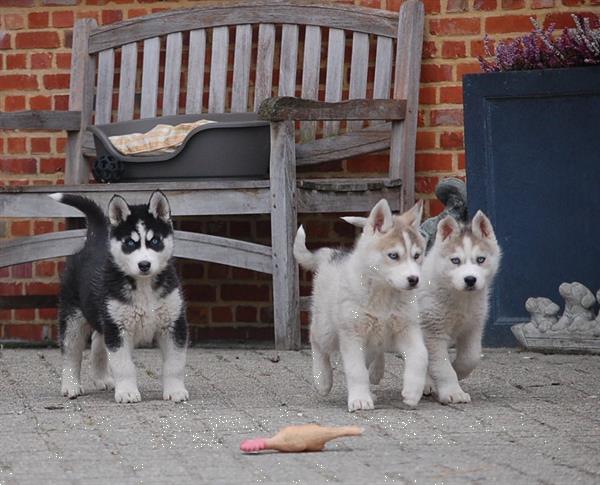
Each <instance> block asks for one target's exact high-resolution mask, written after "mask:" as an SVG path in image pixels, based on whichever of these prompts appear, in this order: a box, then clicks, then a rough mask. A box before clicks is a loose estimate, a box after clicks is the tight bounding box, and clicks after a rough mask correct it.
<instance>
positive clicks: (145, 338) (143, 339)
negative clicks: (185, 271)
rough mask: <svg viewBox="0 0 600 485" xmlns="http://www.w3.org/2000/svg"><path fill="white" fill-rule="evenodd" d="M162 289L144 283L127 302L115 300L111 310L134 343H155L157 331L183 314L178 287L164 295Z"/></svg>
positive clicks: (109, 304) (114, 317)
mask: <svg viewBox="0 0 600 485" xmlns="http://www.w3.org/2000/svg"><path fill="white" fill-rule="evenodd" d="M159 291H160V290H158V291H154V290H153V289H152V287H151V286H150V285H143V286H142V285H140V286H138V288H136V289H135V290H133V291H132V292H131V299H130V300H129V301H127V302H120V301H117V300H111V301H109V303H108V310H109V313H110V315H111V317H112V319H113V320H114V321H115V323H116V324H117V325H119V327H120V328H122V329H123V330H124V331H125V332H126V333H127V334H128V335H129V336H130V338H132V340H133V342H134V345H139V344H143V345H148V344H150V343H152V341H153V339H154V337H155V336H156V335H157V333H160V332H162V331H164V330H165V329H167V328H168V327H169V326H170V325H172V324H173V322H174V321H175V320H176V319H177V318H178V317H179V313H180V311H181V304H182V302H181V297H180V296H179V292H178V291H177V290H175V291H173V292H171V293H170V294H169V295H167V296H165V297H161V296H160V293H159Z"/></svg>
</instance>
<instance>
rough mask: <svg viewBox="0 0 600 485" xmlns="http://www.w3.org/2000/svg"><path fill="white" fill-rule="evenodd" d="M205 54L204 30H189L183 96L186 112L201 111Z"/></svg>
mask: <svg viewBox="0 0 600 485" xmlns="http://www.w3.org/2000/svg"><path fill="white" fill-rule="evenodd" d="M205 56H206V31H205V30H204V29H199V30H192V31H191V32H190V47H189V55H188V71H187V76H188V78H187V91H186V98H185V112H186V114H195V113H201V112H202V98H203V95H204V61H205Z"/></svg>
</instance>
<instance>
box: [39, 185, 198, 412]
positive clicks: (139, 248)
mask: <svg viewBox="0 0 600 485" xmlns="http://www.w3.org/2000/svg"><path fill="white" fill-rule="evenodd" d="M50 197H52V198H53V199H54V200H57V201H59V202H62V203H63V204H67V205H70V206H73V207H75V208H77V209H79V210H80V211H81V212H83V213H84V214H85V215H86V219H87V237H86V241H85V245H84V247H83V249H81V251H79V252H78V253H76V254H74V255H73V256H70V257H69V258H67V264H66V269H65V272H64V275H63V277H62V285H61V293H60V313H59V317H60V340H61V349H62V353H63V359H64V364H63V371H62V393H63V395H65V396H68V397H69V398H76V397H77V396H79V395H80V394H83V392H84V391H83V388H82V387H81V379H80V371H81V359H82V354H83V350H84V348H85V345H86V343H87V340H88V338H89V336H90V333H92V332H93V333H92V351H91V360H92V379H93V381H94V385H95V386H96V387H98V388H102V389H110V388H112V387H113V386H114V388H115V401H117V402H120V403H125V402H139V401H140V400H141V396H140V392H139V390H138V387H137V380H136V372H135V366H134V364H133V360H132V358H131V351H132V349H133V347H134V346H135V345H137V344H150V343H151V342H153V341H157V343H158V345H159V347H160V350H161V353H162V357H163V375H162V380H163V398H164V399H166V400H172V401H185V400H187V399H188V392H187V390H186V388H185V386H184V384H183V377H184V367H185V352H186V346H187V339H188V336H187V322H186V318H185V306H184V301H183V297H182V293H181V288H180V284H179V279H178V277H177V274H176V271H175V267H174V265H173V225H172V223H171V209H170V206H169V202H168V200H167V198H166V197H165V195H164V194H163V193H162V192H160V191H155V192H154V193H153V194H152V195H151V197H150V200H149V202H148V204H146V205H128V204H127V202H126V201H125V199H123V198H122V197H120V196H118V195H115V196H113V198H112V199H111V201H110V203H109V205H108V218H107V217H106V216H105V215H104V212H103V211H102V209H101V208H100V207H99V206H98V205H97V204H96V203H95V202H93V201H92V200H90V199H87V198H85V197H81V196H78V195H70V194H62V193H56V194H52V195H50Z"/></svg>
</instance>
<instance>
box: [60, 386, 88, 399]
mask: <svg viewBox="0 0 600 485" xmlns="http://www.w3.org/2000/svg"><path fill="white" fill-rule="evenodd" d="M61 392H62V395H63V396H65V397H68V398H69V399H76V398H77V396H82V395H83V394H85V392H84V390H83V387H81V386H80V385H79V384H73V383H68V384H63V385H62V388H61Z"/></svg>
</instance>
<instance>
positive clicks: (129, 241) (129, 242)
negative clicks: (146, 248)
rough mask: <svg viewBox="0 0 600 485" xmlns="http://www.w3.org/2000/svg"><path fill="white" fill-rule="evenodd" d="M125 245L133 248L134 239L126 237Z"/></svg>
mask: <svg viewBox="0 0 600 485" xmlns="http://www.w3.org/2000/svg"><path fill="white" fill-rule="evenodd" d="M125 245H126V246H127V247H128V248H134V247H135V241H134V240H133V239H131V238H129V239H127V240H126V241H125Z"/></svg>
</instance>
